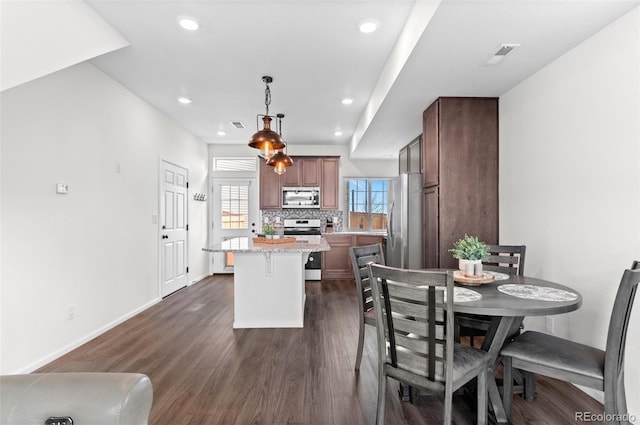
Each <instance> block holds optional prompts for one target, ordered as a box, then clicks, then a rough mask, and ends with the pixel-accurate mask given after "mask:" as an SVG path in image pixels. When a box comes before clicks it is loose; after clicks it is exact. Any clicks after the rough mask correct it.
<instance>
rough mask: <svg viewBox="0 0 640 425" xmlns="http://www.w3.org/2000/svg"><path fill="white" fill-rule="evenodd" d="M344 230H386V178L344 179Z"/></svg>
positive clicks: (387, 183)
mask: <svg viewBox="0 0 640 425" xmlns="http://www.w3.org/2000/svg"><path fill="white" fill-rule="evenodd" d="M346 183H347V190H346V192H347V197H348V199H347V206H348V207H347V211H348V213H349V216H348V217H347V223H346V226H344V227H345V228H346V230H362V231H365V230H380V231H383V230H386V229H387V193H388V190H389V180H388V179H346Z"/></svg>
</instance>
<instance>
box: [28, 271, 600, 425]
mask: <svg viewBox="0 0 640 425" xmlns="http://www.w3.org/2000/svg"><path fill="white" fill-rule="evenodd" d="M232 298H233V280H232V277H231V276H216V277H214V278H208V279H205V280H203V281H201V282H199V283H197V284H195V285H193V286H191V287H188V288H186V289H183V290H181V291H179V292H177V293H175V294H173V295H171V296H170V297H168V298H166V299H165V300H163V301H162V302H160V303H159V304H157V305H155V306H153V307H151V308H149V309H147V310H146V311H144V312H142V313H140V314H139V315H137V316H135V317H133V318H132V319H130V320H128V321H126V322H124V323H122V324H121V325H119V326H117V327H116V328H114V329H112V330H110V331H109V332H106V333H105V334H103V335H101V336H99V337H97V338H96V339H94V340H92V341H90V342H88V343H87V344H85V345H83V346H82V347H80V348H78V349H76V350H74V351H73V352H71V353H69V354H67V355H65V356H63V357H61V358H59V359H57V360H55V361H54V362H52V363H50V364H48V365H46V366H45V367H43V368H41V369H40V370H39V372H45V371H46V372H54V371H55V372H85V371H95V372H142V373H146V374H147V375H149V377H150V378H151V381H152V382H153V387H154V402H153V408H152V411H151V417H150V424H153V425H165V424H166V425H196V424H242V425H244V424H319V425H330V424H349V425H357V424H373V423H374V422H375V406H376V394H377V391H376V376H377V372H376V367H375V362H376V351H375V333H374V332H373V329H368V330H367V334H366V346H365V352H364V357H363V360H362V367H361V370H360V372H359V373H355V372H354V370H353V363H354V359H355V350H356V343H357V335H356V328H357V299H356V293H355V289H354V284H353V282H348V281H323V282H322V283H318V282H308V283H307V304H306V310H305V327H304V328H303V329H240V330H233V329H232V322H233V307H232V306H233V303H232ZM388 388H389V390H388V391H389V394H391V396H390V397H388V402H387V418H386V419H387V422H386V423H387V424H416V425H419V424H439V423H441V422H442V404H441V402H440V401H439V400H437V399H435V400H429V401H426V402H424V403H421V405H420V406H414V405H411V404H409V403H406V402H401V401H400V400H399V399H398V397H396V390H397V383H396V382H393V381H391V380H389V381H388ZM538 393H539V395H538V397H537V398H536V400H535V401H533V402H531V403H527V402H524V401H523V400H521V399H520V397H516V400H515V402H514V423H516V424H530V425H534V424H535V425H543V424H547V425H558V424H571V423H575V421H574V417H575V412H583V411H586V412H592V413H595V414H597V413H602V412H603V408H602V405H601V404H599V403H598V402H596V401H594V400H593V399H591V398H590V397H588V396H586V395H585V394H584V393H582V392H581V391H579V390H578V389H576V388H574V387H573V386H571V385H569V384H566V383H562V382H558V381H553V380H549V379H544V378H541V379H539V380H538ZM454 405H455V406H454V420H455V422H456V424H458V425H467V424H474V423H475V415H474V411H473V408H472V407H470V406H469V405H468V403H467V400H465V398H464V397H456V398H455V401H454Z"/></svg>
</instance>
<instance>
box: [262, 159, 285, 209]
mask: <svg viewBox="0 0 640 425" xmlns="http://www.w3.org/2000/svg"><path fill="white" fill-rule="evenodd" d="M258 162H259V163H260V209H261V210H277V209H280V208H282V200H281V198H282V180H283V178H282V176H280V175H278V174H276V173H274V172H273V167H271V166H269V165H267V163H266V162H265V161H263V160H260V161H258ZM285 175H286V173H285Z"/></svg>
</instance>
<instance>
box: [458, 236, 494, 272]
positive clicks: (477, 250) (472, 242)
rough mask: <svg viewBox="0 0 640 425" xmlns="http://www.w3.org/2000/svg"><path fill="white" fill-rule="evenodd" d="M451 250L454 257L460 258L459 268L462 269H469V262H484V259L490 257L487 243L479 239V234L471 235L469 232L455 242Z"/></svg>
mask: <svg viewBox="0 0 640 425" xmlns="http://www.w3.org/2000/svg"><path fill="white" fill-rule="evenodd" d="M449 252H451V253H452V254H453V258H457V259H458V260H459V261H458V268H459V269H460V270H467V264H469V263H471V264H474V265H475V264H482V260H484V259H486V258H488V257H489V250H488V249H487V245H486V244H485V243H484V242H481V241H479V240H478V237H477V236H469V235H467V234H465V235H464V238H462V239H459V240H458V241H457V242H456V243H454V244H453V248H452V249H450V250H449ZM467 274H469V273H467ZM480 274H482V273H480Z"/></svg>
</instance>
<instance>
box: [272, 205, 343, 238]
mask: <svg viewBox="0 0 640 425" xmlns="http://www.w3.org/2000/svg"><path fill="white" fill-rule="evenodd" d="M260 216H261V217H262V220H261V221H262V223H266V222H267V221H268V222H269V223H271V224H273V223H274V222H275V218H276V217H280V220H284V219H285V218H319V219H320V222H321V223H322V232H323V233H324V232H325V231H326V230H327V220H329V221H333V231H334V232H341V231H342V211H339V210H316V209H308V208H300V209H298V208H288V209H286V210H260Z"/></svg>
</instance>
